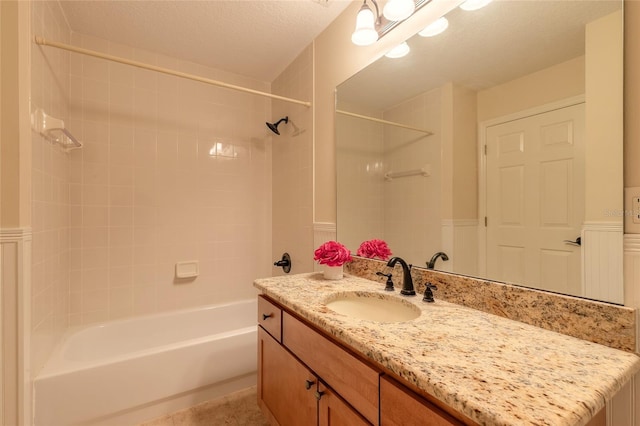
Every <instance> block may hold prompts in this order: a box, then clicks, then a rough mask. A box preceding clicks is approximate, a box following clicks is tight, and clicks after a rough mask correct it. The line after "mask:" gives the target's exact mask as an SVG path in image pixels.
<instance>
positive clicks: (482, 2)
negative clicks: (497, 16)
mask: <svg viewBox="0 0 640 426" xmlns="http://www.w3.org/2000/svg"><path fill="white" fill-rule="evenodd" d="M489 3H491V0H467V1H465V2H464V3H462V4H461V5H460V9H462V10H478V9H482V8H483V7H485V6H486V5H488V4H489Z"/></svg>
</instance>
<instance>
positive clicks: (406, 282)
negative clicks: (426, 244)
mask: <svg viewBox="0 0 640 426" xmlns="http://www.w3.org/2000/svg"><path fill="white" fill-rule="evenodd" d="M396 262H400V265H401V266H402V290H400V294H404V295H405V296H415V294H416V291H415V290H414V289H413V279H412V278H411V265H407V262H405V261H404V259H402V258H400V257H392V258H391V259H389V262H388V263H387V266H388V267H390V268H393V267H394V266H396Z"/></svg>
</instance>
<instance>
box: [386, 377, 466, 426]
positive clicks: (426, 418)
mask: <svg viewBox="0 0 640 426" xmlns="http://www.w3.org/2000/svg"><path fill="white" fill-rule="evenodd" d="M380 425H381V426H423V425H429V426H451V425H464V423H462V422H461V421H459V420H457V419H456V418H454V417H452V416H451V415H449V414H448V413H446V412H444V411H443V410H441V409H440V408H438V407H436V406H435V405H433V404H431V403H430V402H429V401H427V400H425V399H423V398H422V397H420V396H419V395H416V394H415V393H413V392H412V391H411V390H409V389H407V388H405V387H404V386H402V385H401V384H399V383H398V382H396V381H395V380H392V379H390V378H388V377H387V376H382V377H381V378H380Z"/></svg>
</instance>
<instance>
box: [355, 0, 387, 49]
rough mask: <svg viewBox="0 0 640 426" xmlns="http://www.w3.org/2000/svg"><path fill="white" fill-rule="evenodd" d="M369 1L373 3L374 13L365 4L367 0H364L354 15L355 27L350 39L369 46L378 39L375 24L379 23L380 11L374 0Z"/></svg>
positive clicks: (356, 43)
mask: <svg viewBox="0 0 640 426" xmlns="http://www.w3.org/2000/svg"><path fill="white" fill-rule="evenodd" d="M371 3H373V5H374V6H375V8H376V13H375V15H374V14H373V11H372V10H371V8H370V7H369V5H368V4H367V0H364V2H363V3H362V7H361V8H360V11H359V12H358V16H357V17H356V29H355V31H354V32H353V34H351V41H352V42H353V44H355V45H358V46H369V45H370V44H373V43H375V42H376V41H378V30H377V29H376V26H377V25H378V24H379V23H380V11H379V10H378V3H376V0H371Z"/></svg>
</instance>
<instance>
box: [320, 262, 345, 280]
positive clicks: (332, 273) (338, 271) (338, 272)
mask: <svg viewBox="0 0 640 426" xmlns="http://www.w3.org/2000/svg"><path fill="white" fill-rule="evenodd" d="M321 266H322V273H323V274H324V279H325V280H341V279H342V277H343V276H344V272H343V269H342V265H340V266H329V265H321Z"/></svg>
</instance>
